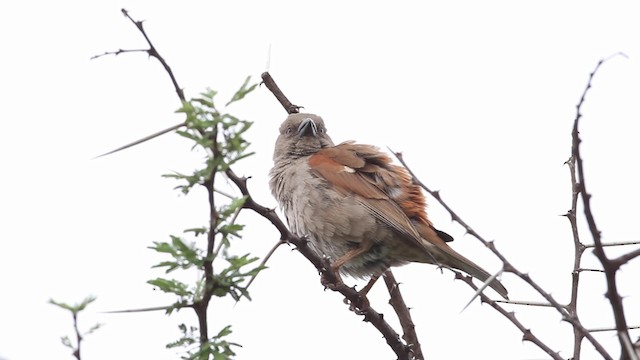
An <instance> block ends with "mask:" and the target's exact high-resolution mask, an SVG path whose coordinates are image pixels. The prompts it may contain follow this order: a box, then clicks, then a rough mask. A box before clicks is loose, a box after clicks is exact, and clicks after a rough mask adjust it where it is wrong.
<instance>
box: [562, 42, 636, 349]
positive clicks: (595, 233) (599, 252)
mask: <svg viewBox="0 0 640 360" xmlns="http://www.w3.org/2000/svg"><path fill="white" fill-rule="evenodd" d="M616 55H618V54H616ZM616 55H613V56H616ZM613 56H611V57H608V58H606V59H601V60H600V61H599V62H598V64H597V65H596V67H595V69H594V70H593V71H592V72H591V73H590V74H589V80H588V81H587V86H586V87H585V89H584V91H583V92H582V96H581V97H580V101H579V102H578V105H576V117H575V119H574V122H573V131H572V132H571V137H572V146H571V154H572V157H573V158H574V159H575V162H576V170H577V174H578V183H579V191H580V194H581V198H582V206H583V208H584V216H585V218H586V220H587V224H588V225H589V231H590V232H591V237H592V238H593V242H594V245H595V246H594V253H595V254H596V257H597V258H598V260H600V262H601V263H602V268H603V269H604V271H605V277H606V280H607V298H608V299H609V302H610V303H611V308H612V310H613V317H614V319H615V323H616V328H617V330H618V338H619V341H620V347H621V351H622V355H621V358H622V359H631V358H632V357H633V358H636V356H635V355H636V354H635V351H633V349H632V348H630V347H629V344H631V338H630V336H629V331H628V330H627V320H626V317H625V314H624V306H623V304H622V297H621V296H620V294H619V293H618V285H617V283H616V272H617V270H618V268H619V266H618V263H616V262H615V260H610V259H609V258H608V257H607V255H606V254H605V252H604V247H603V246H602V245H603V244H602V239H601V233H600V230H599V229H598V227H597V225H596V221H595V218H594V216H593V211H592V210H591V195H590V194H589V192H588V191H587V186H586V180H585V174H584V164H583V162H582V157H581V155H580V142H581V140H580V132H579V131H578V124H579V122H580V118H582V113H581V109H582V105H583V104H584V100H585V98H586V95H587V93H588V91H589V89H591V83H592V81H593V78H594V76H595V74H596V73H597V72H598V70H599V69H600V67H601V66H602V64H604V63H605V62H606V61H607V60H609V59H611V58H612V57H613ZM632 258H633V257H632ZM623 261H624V259H623ZM625 262H626V261H625Z"/></svg>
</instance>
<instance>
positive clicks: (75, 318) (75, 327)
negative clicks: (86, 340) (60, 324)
mask: <svg viewBox="0 0 640 360" xmlns="http://www.w3.org/2000/svg"><path fill="white" fill-rule="evenodd" d="M73 330H74V331H75V333H76V344H77V346H76V349H75V350H74V351H73V356H75V357H76V359H78V360H81V358H80V346H81V344H82V334H80V329H78V313H77V312H73Z"/></svg>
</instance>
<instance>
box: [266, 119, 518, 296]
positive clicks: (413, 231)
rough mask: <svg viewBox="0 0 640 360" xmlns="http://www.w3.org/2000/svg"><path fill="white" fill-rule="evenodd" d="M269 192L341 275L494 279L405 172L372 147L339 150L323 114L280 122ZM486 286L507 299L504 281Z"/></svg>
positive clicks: (343, 146)
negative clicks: (432, 268) (429, 272)
mask: <svg viewBox="0 0 640 360" xmlns="http://www.w3.org/2000/svg"><path fill="white" fill-rule="evenodd" d="M269 187H270V190H271V192H272V194H273V196H274V197H275V199H276V201H277V202H278V205H279V207H280V209H281V210H282V212H283V214H284V216H285V218H286V221H287V224H288V225H289V229H290V231H291V232H292V233H293V234H295V235H297V236H299V237H303V238H306V239H308V240H309V243H310V244H311V245H312V248H313V249H314V251H315V252H316V253H317V254H318V255H321V256H326V257H327V258H329V259H330V262H331V267H332V269H333V270H334V271H335V272H336V273H340V274H343V275H348V276H351V277H353V278H360V279H366V278H372V279H373V278H377V277H378V276H380V275H381V274H382V273H384V272H385V271H386V270H387V269H389V268H390V267H394V266H401V265H405V264H408V263H415V262H417V263H428V264H433V265H437V266H440V267H448V268H453V269H457V270H461V271H463V272H465V273H467V274H469V275H471V276H472V277H475V278H477V279H479V280H481V281H483V282H484V281H486V280H487V279H489V277H491V275H490V274H489V273H488V272H487V271H486V270H484V269H483V268H481V267H480V266H478V265H476V264H475V263H474V262H472V261H471V260H469V259H467V258H466V257H464V256H463V255H461V254H459V253H458V252H456V251H455V250H454V249H453V248H451V247H450V246H449V245H448V243H449V242H450V241H452V240H453V238H452V237H451V236H450V235H448V234H447V233H445V232H443V231H440V230H437V229H436V228H435V227H434V226H433V224H432V223H431V221H430V220H429V218H428V217H427V213H426V210H425V209H426V199H425V196H424V194H423V193H422V190H421V188H420V187H419V186H418V185H417V184H415V182H414V181H413V179H412V176H411V175H410V174H409V172H408V171H407V170H406V169H405V168H404V167H402V166H400V165H396V164H394V163H393V161H392V159H391V158H390V157H389V156H388V155H387V154H386V153H384V152H382V151H381V150H380V149H379V148H378V147H376V146H373V145H367V144H359V143H356V142H355V141H353V140H351V141H345V142H342V143H340V144H338V145H334V143H333V141H332V140H331V137H329V135H328V134H327V129H326V127H325V123H324V120H323V119H322V117H320V116H318V115H315V114H310V113H293V114H290V115H289V116H288V117H287V118H286V119H285V121H284V122H283V123H282V124H281V125H280V128H279V135H278V138H277V140H276V144H275V149H274V153H273V167H272V168H271V170H270V171H269ZM489 286H490V287H491V288H493V289H494V290H495V291H496V292H497V293H498V294H500V295H501V296H502V297H504V298H505V299H508V292H507V289H506V288H505V287H504V286H503V285H502V284H501V283H500V281H498V280H497V279H493V280H492V281H491V282H490V283H489Z"/></svg>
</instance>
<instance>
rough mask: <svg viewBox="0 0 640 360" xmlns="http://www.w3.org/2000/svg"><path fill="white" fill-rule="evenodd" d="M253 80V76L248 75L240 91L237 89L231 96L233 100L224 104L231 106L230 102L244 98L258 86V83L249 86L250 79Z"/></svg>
mask: <svg viewBox="0 0 640 360" xmlns="http://www.w3.org/2000/svg"><path fill="white" fill-rule="evenodd" d="M250 80H251V76H247V78H246V79H245V80H244V83H243V84H242V86H241V87H240V89H238V91H236V93H235V94H233V97H232V98H231V100H229V102H228V103H226V104H225V105H224V106H225V107H226V106H229V104H231V103H233V102H236V101H238V100H242V99H243V98H244V97H245V96H246V95H247V94H249V93H250V92H252V91H253V90H254V89H255V88H256V86H258V84H257V83H255V84H253V85H251V86H249V87H247V85H249V81H250Z"/></svg>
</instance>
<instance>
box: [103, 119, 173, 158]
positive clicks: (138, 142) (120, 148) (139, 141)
mask: <svg viewBox="0 0 640 360" xmlns="http://www.w3.org/2000/svg"><path fill="white" fill-rule="evenodd" d="M183 126H185V123H184V122H183V123H180V124H176V125H173V126H171V127H169V128H166V129H164V130H160V131H158V132H156V133H153V134H151V135H148V136H145V137H143V138H142V139H139V140H136V141H134V142H131V143H129V144H127V145H124V146H121V147H119V148H117V149H114V150H111V151H109V152H106V153H104V154H102V155H98V156H96V157H95V158H94V159H97V158H101V157H103V156H107V155H111V154H114V153H117V152H118V151H122V150H125V149H128V148H130V147H132V146H136V145H138V144H142V143H143V142H145V141H148V140H151V139H154V138H157V137H158V136H160V135H164V134H166V133H168V132H170V131H173V130H176V129H179V128H181V127H183Z"/></svg>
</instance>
